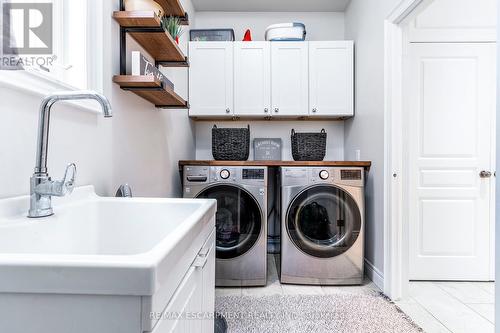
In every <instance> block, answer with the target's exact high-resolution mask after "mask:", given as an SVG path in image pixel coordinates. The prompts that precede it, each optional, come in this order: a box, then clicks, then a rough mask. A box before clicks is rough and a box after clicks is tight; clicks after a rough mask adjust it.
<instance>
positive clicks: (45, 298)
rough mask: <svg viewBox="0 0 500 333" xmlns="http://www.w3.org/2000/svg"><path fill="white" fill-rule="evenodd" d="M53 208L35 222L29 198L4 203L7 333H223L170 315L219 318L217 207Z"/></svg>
mask: <svg viewBox="0 0 500 333" xmlns="http://www.w3.org/2000/svg"><path fill="white" fill-rule="evenodd" d="M53 201H54V202H53V208H54V215H52V216H48V217H41V218H28V217H27V212H28V209H29V206H30V205H29V203H30V200H29V197H28V196H24V197H18V198H11V199H2V200H0V332H23V333H67V332H72V333H87V332H92V333H110V332H117V333H118V332H119V333H143V332H153V333H166V332H200V333H212V332H213V328H214V323H213V317H212V318H211V317H210V316H207V317H206V319H203V320H199V321H196V322H194V321H190V322H183V321H184V320H186V319H185V318H184V317H174V318H172V317H169V316H168V314H169V313H187V312H193V311H196V312H200V313H208V314H211V313H212V314H213V311H214V301H215V211H216V201H215V200H196V199H193V200H191V199H148V198H104V197H99V196H97V195H96V194H95V193H94V188H93V187H92V186H84V187H80V188H77V189H75V191H74V192H73V193H72V194H71V195H69V196H66V197H62V198H55V197H53ZM163 315H165V316H164V317H163ZM162 318H167V319H162ZM170 318H172V319H170ZM193 325H194V326H193ZM189 327H194V328H193V329H192V330H190V329H188V330H183V328H189Z"/></svg>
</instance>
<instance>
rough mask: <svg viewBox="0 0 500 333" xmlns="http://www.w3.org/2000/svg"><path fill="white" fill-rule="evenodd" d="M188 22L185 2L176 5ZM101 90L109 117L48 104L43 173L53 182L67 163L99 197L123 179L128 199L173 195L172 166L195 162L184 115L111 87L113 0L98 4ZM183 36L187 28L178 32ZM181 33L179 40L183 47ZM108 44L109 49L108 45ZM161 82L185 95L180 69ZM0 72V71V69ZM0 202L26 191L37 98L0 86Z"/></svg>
mask: <svg viewBox="0 0 500 333" xmlns="http://www.w3.org/2000/svg"><path fill="white" fill-rule="evenodd" d="M181 2H182V4H183V6H184V8H185V10H186V11H187V12H188V13H189V18H190V21H191V23H193V22H194V18H195V13H194V10H193V7H192V5H191V1H190V0H182V1H181ZM103 6H104V9H105V10H104V14H103V20H104V24H103V29H104V33H103V44H104V45H105V46H106V47H102V46H101V45H95V47H97V48H99V49H102V50H103V51H102V54H103V59H104V67H105V69H104V73H103V80H104V93H105V95H106V96H107V97H108V98H109V99H110V102H111V105H112V107H113V111H114V115H113V118H109V119H104V118H103V117H102V116H101V115H97V114H95V113H92V112H89V111H81V110H80V109H77V108H75V107H73V106H67V105H64V106H59V105H56V106H55V107H54V111H53V112H52V118H51V133H50V145H49V164H48V168H49V172H50V174H51V175H52V176H53V177H54V178H58V177H61V176H62V174H63V172H64V168H65V166H66V164H67V163H68V162H75V163H76V164H77V168H78V175H77V185H86V184H94V185H95V186H96V190H97V192H98V193H99V194H101V195H114V193H115V191H116V189H117V187H118V185H120V184H122V183H125V182H128V183H129V184H130V185H131V186H132V190H133V193H134V195H140V196H180V195H181V185H180V179H179V174H178V168H177V162H178V160H179V159H188V158H194V157H195V145H194V128H193V125H192V122H191V121H190V120H189V118H188V116H187V110H157V109H155V108H154V107H153V105H152V104H150V103H149V102H147V101H145V100H143V99H141V98H140V97H138V96H136V95H135V94H133V93H131V92H126V91H123V90H121V89H120V88H119V87H118V86H117V85H115V84H113V83H112V77H113V75H114V74H118V73H119V36H120V34H119V26H118V24H117V23H116V22H114V21H113V19H112V18H111V14H112V11H113V10H117V9H118V7H119V1H118V0H114V1H112V2H108V1H106V2H104V3H103ZM186 31H187V28H186ZM187 38H188V33H186V34H185V35H184V36H183V38H181V44H182V45H181V46H182V48H183V49H184V50H186V48H187V47H186V46H187ZM109 46H111V47H109ZM166 72H167V73H168V75H169V78H171V80H172V81H173V82H174V84H175V85H176V90H177V91H178V92H179V93H180V94H181V96H184V97H185V96H187V70H186V69H169V70H167V71H166ZM0 75H1V72H0ZM0 100H1V101H2V102H1V105H0V112H1V114H2V121H1V122H0V172H1V174H2V175H3V176H2V177H0V198H4V197H9V196H15V195H22V194H28V193H29V177H30V176H31V174H32V172H33V167H34V163H35V145H36V129H37V122H38V107H39V105H40V102H41V97H40V96H37V95H35V94H33V93H28V92H25V91H19V90H16V89H13V88H10V87H8V86H5V85H3V86H0Z"/></svg>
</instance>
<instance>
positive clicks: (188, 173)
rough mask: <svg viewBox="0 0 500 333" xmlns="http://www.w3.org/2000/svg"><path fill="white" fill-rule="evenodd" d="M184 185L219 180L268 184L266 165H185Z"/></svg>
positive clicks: (241, 183)
mask: <svg viewBox="0 0 500 333" xmlns="http://www.w3.org/2000/svg"><path fill="white" fill-rule="evenodd" d="M183 178H184V179H183V183H184V185H203V184H210V183H217V182H224V183H237V184H239V185H258V186H267V168H266V167H231V166H185V167H184V174H183Z"/></svg>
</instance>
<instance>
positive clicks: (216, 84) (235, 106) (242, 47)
mask: <svg viewBox="0 0 500 333" xmlns="http://www.w3.org/2000/svg"><path fill="white" fill-rule="evenodd" d="M353 48H354V46H353V42H352V41H332V42H328V41H327V42H319V41H318V42H258V41H257V42H190V43H189V61H190V69H189V103H190V110H189V115H190V116H191V117H199V118H225V117H226V118H232V117H242V118H245V117H246V118H257V117H262V118H265V117H273V118H280V117H283V118H304V117H311V118H314V117H323V118H346V117H351V116H353V115H354V101H353V99H354V54H353Z"/></svg>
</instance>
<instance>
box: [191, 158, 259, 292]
mask: <svg viewBox="0 0 500 333" xmlns="http://www.w3.org/2000/svg"><path fill="white" fill-rule="evenodd" d="M267 177H268V176H267V168H266V167H231V166H185V167H184V169H183V191H184V197H185V198H203V199H205V198H210V199H216V200H217V213H216V258H217V259H216V264H215V271H216V273H215V279H216V282H215V283H216V285H217V286H264V285H266V278H267V276H266V270H267V269H266V268H267V267H266V266H267V260H266V255H267Z"/></svg>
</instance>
